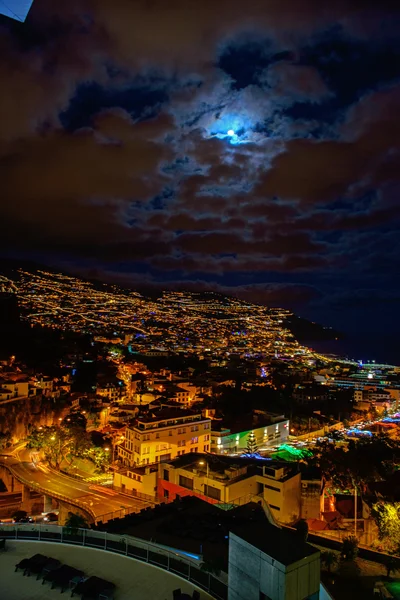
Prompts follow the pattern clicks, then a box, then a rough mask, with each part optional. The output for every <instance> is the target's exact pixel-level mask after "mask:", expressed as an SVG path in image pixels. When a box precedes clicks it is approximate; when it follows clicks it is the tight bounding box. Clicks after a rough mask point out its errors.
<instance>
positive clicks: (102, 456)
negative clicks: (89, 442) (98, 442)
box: [83, 446, 112, 471]
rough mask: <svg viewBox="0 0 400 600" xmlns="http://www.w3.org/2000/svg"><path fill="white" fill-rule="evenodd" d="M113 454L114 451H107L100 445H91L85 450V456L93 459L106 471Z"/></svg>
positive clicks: (98, 466)
mask: <svg viewBox="0 0 400 600" xmlns="http://www.w3.org/2000/svg"><path fill="white" fill-rule="evenodd" d="M111 454H112V451H110V450H109V451H108V452H107V451H106V450H105V449H104V448H101V447H100V446H91V447H90V448H88V449H87V450H86V451H85V452H84V454H83V456H84V457H85V458H89V459H90V460H91V461H93V462H94V464H95V465H96V467H97V468H98V469H101V470H103V471H104V470H106V469H107V467H108V466H109V464H110V461H111Z"/></svg>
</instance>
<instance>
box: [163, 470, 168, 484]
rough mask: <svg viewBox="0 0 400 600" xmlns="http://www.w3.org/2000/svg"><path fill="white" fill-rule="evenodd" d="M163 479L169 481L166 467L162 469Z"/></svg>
mask: <svg viewBox="0 0 400 600" xmlns="http://www.w3.org/2000/svg"><path fill="white" fill-rule="evenodd" d="M163 479H165V481H169V471H168V469H164V471H163Z"/></svg>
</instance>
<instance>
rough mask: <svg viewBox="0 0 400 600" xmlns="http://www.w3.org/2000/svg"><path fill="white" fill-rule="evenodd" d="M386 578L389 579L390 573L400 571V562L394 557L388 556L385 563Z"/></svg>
mask: <svg viewBox="0 0 400 600" xmlns="http://www.w3.org/2000/svg"><path fill="white" fill-rule="evenodd" d="M385 567H386V577H390V574H391V573H395V572H396V571H400V560H399V559H398V558H396V557H395V556H389V557H388V558H387V560H386V563H385Z"/></svg>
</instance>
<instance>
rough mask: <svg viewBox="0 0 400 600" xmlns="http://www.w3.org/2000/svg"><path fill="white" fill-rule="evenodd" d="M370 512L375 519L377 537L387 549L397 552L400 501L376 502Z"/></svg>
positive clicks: (399, 538) (399, 540)
mask: <svg viewBox="0 0 400 600" xmlns="http://www.w3.org/2000/svg"><path fill="white" fill-rule="evenodd" d="M371 514H372V516H373V518H374V519H375V521H376V524H377V526H378V531H379V539H380V540H382V541H383V542H384V544H385V546H386V548H387V549H389V550H392V551H395V552H398V551H399V549H400V502H394V503H393V504H391V503H389V502H377V503H376V504H374V505H373V507H372V511H371Z"/></svg>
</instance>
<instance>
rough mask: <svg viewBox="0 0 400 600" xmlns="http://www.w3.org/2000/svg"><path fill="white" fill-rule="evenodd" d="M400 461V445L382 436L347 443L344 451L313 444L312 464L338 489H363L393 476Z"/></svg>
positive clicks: (335, 445) (339, 448)
mask: <svg viewBox="0 0 400 600" xmlns="http://www.w3.org/2000/svg"><path fill="white" fill-rule="evenodd" d="M396 461H400V444H399V442H397V441H395V440H392V439H391V438H389V437H387V436H385V435H377V436H374V437H371V438H369V437H367V438H361V439H359V440H357V441H354V440H350V441H349V443H348V446H347V448H345V447H343V446H339V445H337V444H336V443H334V442H333V443H331V442H327V441H324V442H322V443H320V444H317V446H316V449H315V455H314V460H313V461H312V462H314V464H317V465H318V466H320V467H321V469H322V471H323V473H324V475H325V477H326V479H327V480H329V481H331V482H332V483H333V485H334V486H336V487H338V488H340V489H342V490H346V489H348V490H351V491H353V489H354V486H357V487H358V489H359V490H363V489H364V487H365V485H366V484H367V483H368V482H369V481H380V480H382V479H385V478H386V477H387V476H388V475H390V474H392V473H393V470H394V467H395V464H396Z"/></svg>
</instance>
